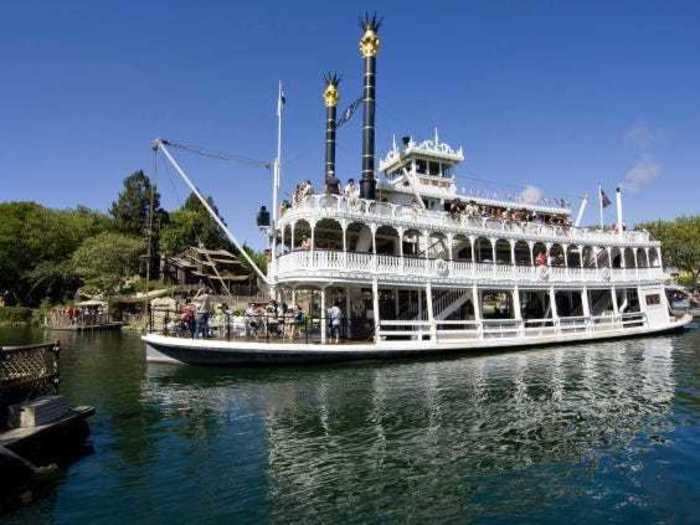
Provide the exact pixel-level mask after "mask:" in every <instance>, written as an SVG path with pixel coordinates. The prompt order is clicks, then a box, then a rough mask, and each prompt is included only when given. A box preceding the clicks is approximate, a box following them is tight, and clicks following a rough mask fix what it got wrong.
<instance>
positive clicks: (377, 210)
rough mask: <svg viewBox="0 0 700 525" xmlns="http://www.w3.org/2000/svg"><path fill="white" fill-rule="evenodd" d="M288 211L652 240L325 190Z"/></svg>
mask: <svg viewBox="0 0 700 525" xmlns="http://www.w3.org/2000/svg"><path fill="white" fill-rule="evenodd" d="M290 211H291V212H295V211H302V213H301V214H300V216H299V218H308V214H309V213H310V214H312V215H314V216H315V217H316V218H319V219H320V218H336V217H346V218H350V219H358V220H373V221H377V222H380V221H382V220H389V221H391V220H400V221H406V222H410V223H413V224H415V226H416V227H418V228H420V227H421V226H424V227H432V228H435V229H441V228H445V227H446V228H451V227H455V226H458V227H462V228H465V229H471V230H474V231H475V232H477V233H483V234H484V235H486V236H493V235H497V234H499V233H518V234H523V235H529V236H532V237H541V238H543V239H544V238H555V239H558V240H559V241H560V242H567V243H570V244H576V243H583V244H596V243H601V244H609V243H615V242H619V241H622V242H626V243H633V244H634V243H639V244H645V243H648V242H649V241H650V240H651V239H650V236H649V233H648V232H645V231H625V232H622V233H621V234H620V233H618V232H616V231H613V230H610V231H604V230H600V229H589V228H574V227H571V226H566V225H554V224H544V223H539V222H532V221H512V220H501V219H494V218H492V217H481V216H471V215H466V214H461V215H456V216H455V215H450V214H449V213H448V212H446V211H437V210H424V209H422V208H421V207H419V206H417V205H411V206H407V205H402V204H395V203H390V202H380V201H375V200H367V199H359V198H357V199H351V198H348V197H345V196H342V195H328V194H325V193H319V194H312V195H307V196H306V197H304V198H303V199H302V200H301V202H299V203H298V204H297V205H296V206H294V207H293V208H291V209H290V210H287V211H286V213H289V212H290ZM304 212H305V213H304Z"/></svg>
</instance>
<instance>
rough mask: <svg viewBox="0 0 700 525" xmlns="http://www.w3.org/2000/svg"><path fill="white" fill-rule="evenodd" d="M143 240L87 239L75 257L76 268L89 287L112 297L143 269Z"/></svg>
mask: <svg viewBox="0 0 700 525" xmlns="http://www.w3.org/2000/svg"><path fill="white" fill-rule="evenodd" d="M144 251H145V245H144V242H143V239H140V238H138V237H133V236H128V235H124V234H121V233H114V232H104V233H101V234H99V235H97V236H95V237H92V238H89V239H86V240H85V241H83V243H82V244H81V245H80V247H79V248H78V249H77V250H76V251H75V253H74V254H73V257H72V263H73V268H74V270H75V272H76V273H77V274H78V275H79V276H80V278H81V279H82V280H83V281H84V282H85V284H86V285H88V286H91V287H94V288H97V289H98V290H100V291H102V292H104V293H107V294H111V293H115V292H117V291H118V290H119V288H120V286H121V284H123V282H124V280H125V279H126V278H127V277H131V276H132V275H134V274H135V273H136V272H137V271H138V268H139V256H140V255H142V254H143V253H144Z"/></svg>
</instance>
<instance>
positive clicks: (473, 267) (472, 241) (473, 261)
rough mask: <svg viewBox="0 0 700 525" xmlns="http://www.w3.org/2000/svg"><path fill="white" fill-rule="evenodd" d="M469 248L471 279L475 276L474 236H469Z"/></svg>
mask: <svg viewBox="0 0 700 525" xmlns="http://www.w3.org/2000/svg"><path fill="white" fill-rule="evenodd" d="M469 246H470V249H471V251H472V278H474V277H475V276H476V253H474V236H473V235H470V236H469Z"/></svg>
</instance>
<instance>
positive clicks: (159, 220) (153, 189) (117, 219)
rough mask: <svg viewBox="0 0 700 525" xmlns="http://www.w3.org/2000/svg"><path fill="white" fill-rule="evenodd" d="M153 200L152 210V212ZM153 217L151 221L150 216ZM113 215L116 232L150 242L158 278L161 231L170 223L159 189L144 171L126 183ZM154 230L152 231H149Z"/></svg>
mask: <svg viewBox="0 0 700 525" xmlns="http://www.w3.org/2000/svg"><path fill="white" fill-rule="evenodd" d="M151 199H152V204H153V209H151ZM151 213H152V214H153V216H152V217H151V216H150V214H151ZM110 214H111V215H112V217H114V224H115V227H116V229H117V231H119V232H121V233H123V234H125V235H134V236H144V237H147V238H149V239H150V240H151V250H150V254H151V260H150V261H149V264H150V266H151V275H157V273H158V269H159V265H158V260H159V259H160V253H159V246H160V230H161V227H162V225H163V224H164V223H166V222H167V218H168V217H167V212H165V210H163V209H162V208H161V207H160V193H158V187H157V186H156V185H155V184H152V183H151V179H149V178H148V176H147V175H146V174H145V173H144V172H143V171H142V170H139V171H135V172H134V173H132V174H131V175H129V176H128V177H127V178H126V179H124V189H123V190H122V191H121V192H120V193H119V195H118V197H117V200H116V201H114V202H112V208H111V209H110ZM150 226H152V228H151V229H150V231H149V227H150Z"/></svg>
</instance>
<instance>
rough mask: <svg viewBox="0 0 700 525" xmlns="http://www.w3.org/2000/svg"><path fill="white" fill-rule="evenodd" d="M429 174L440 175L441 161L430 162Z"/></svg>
mask: <svg viewBox="0 0 700 525" xmlns="http://www.w3.org/2000/svg"><path fill="white" fill-rule="evenodd" d="M428 175H434V176H438V175H440V163H439V162H428Z"/></svg>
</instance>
